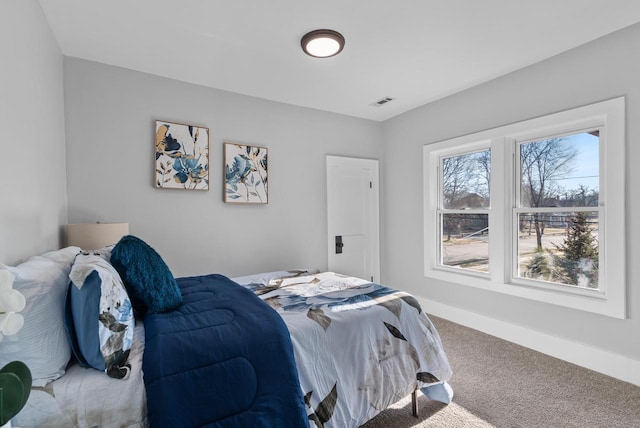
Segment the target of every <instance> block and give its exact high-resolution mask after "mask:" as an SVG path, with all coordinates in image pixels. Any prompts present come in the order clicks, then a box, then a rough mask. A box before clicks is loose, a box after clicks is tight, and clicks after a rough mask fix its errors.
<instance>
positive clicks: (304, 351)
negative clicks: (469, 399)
mask: <svg viewBox="0 0 640 428" xmlns="http://www.w3.org/2000/svg"><path fill="white" fill-rule="evenodd" d="M290 275H291V274H290ZM236 281H238V279H236ZM245 281H246V280H245ZM238 282H240V283H243V282H242V281H241V280H240V281H238ZM243 285H244V286H245V287H247V288H249V289H251V290H252V291H253V292H254V293H256V294H257V295H258V296H259V297H260V298H262V299H263V300H264V301H265V302H266V303H268V304H269V305H270V306H271V307H273V308H274V309H275V310H276V311H277V312H278V313H279V314H280V315H281V316H282V318H283V319H284V321H285V323H286V324H287V327H288V329H289V332H290V334H291V339H292V342H293V349H294V354H295V359H296V365H297V368H298V374H299V377H300V384H301V387H302V393H303V395H304V397H305V403H306V405H307V414H308V416H309V419H310V420H311V421H313V422H312V423H311V425H312V426H313V425H314V423H315V426H317V427H324V428H332V427H336V428H337V427H340V428H342V427H345V428H346V427H357V426H359V425H361V424H362V423H364V422H366V421H367V420H369V419H371V418H372V417H374V416H375V415H376V414H378V413H379V412H381V411H382V410H384V409H385V408H386V407H388V406H389V405H390V404H392V403H395V402H396V401H398V400H400V399H402V398H403V397H406V396H407V395H409V394H410V393H411V392H413V391H414V390H415V389H416V388H419V389H421V390H422V392H423V393H425V395H427V396H429V397H430V398H432V399H436V400H438V401H442V402H445V403H448V402H450V400H451V398H452V395H453V391H452V390H451V388H450V387H449V385H448V384H447V380H448V379H449V378H450V377H451V368H450V366H449V362H448V360H447V357H446V355H445V353H444V350H443V348H442V344H441V341H440V337H439V335H438V333H437V331H436V330H435V328H434V326H433V324H432V323H431V321H430V320H429V319H428V317H427V316H426V314H425V313H424V312H423V311H422V309H421V307H420V305H419V303H418V301H417V300H416V298H415V297H413V296H411V295H410V294H407V293H404V292H401V291H397V290H394V289H391V288H388V287H385V286H382V285H379V284H373V283H370V282H367V281H365V280H362V279H358V278H353V277H347V276H344V275H339V274H336V273H332V272H324V273H319V274H315V275H306V276H294V277H288V278H276V279H268V277H264V276H263V277H262V280H261V281H260V282H252V283H246V282H244V283H243Z"/></svg>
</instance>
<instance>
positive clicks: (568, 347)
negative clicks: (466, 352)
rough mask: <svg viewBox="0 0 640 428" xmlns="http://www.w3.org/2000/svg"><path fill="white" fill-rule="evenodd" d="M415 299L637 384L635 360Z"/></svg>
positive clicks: (431, 309) (432, 310)
mask: <svg viewBox="0 0 640 428" xmlns="http://www.w3.org/2000/svg"><path fill="white" fill-rule="evenodd" d="M418 300H419V301H420V304H421V305H422V309H423V310H424V311H425V312H426V313H428V314H433V315H435V316H437V317H440V318H444V319H447V320H449V321H452V322H455V323H457V324H461V325H463V326H465V327H469V328H473V329H475V330H479V331H481V332H483V333H487V334H490V335H492V336H496V337H499V338H500V339H504V340H508V341H509V342H513V343H517V344H518V345H522V346H525V347H527V348H530V349H533V350H535V351H538V352H542V353H543V354H547V355H551V356H552V357H555V358H559V359H561V360H564V361H568V362H570V363H573V364H576V365H578V366H582V367H586V368H588V369H591V370H594V371H597V372H599V373H603V374H605V375H607V376H611V377H614V378H616V379H620V380H623V381H625V382H629V383H632V384H634V385H637V386H640V361H638V360H634V359H632V358H629V357H625V356H622V355H619V354H615V353H612V352H609V351H606V350H603V349H600V348H594V347H593V346H589V345H585V344H582V343H578V342H574V341H571V340H568V339H563V338H560V337H556V336H553V335H550V334H547V333H542V332H539V331H536V330H532V329H529V328H526V327H522V326H519V325H515V324H511V323H508V322H505V321H500V320H497V319H494V318H491V317H487V316H485V315H480V314H476V313H474V312H469V311H466V310H464V309H460V308H456V307H453V306H449V305H445V304H443V303H438V302H434V301H428V300H426V299H423V298H418Z"/></svg>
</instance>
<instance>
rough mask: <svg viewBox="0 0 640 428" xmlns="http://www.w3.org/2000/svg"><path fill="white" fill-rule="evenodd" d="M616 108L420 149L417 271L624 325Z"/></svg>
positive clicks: (595, 108)
mask: <svg viewBox="0 0 640 428" xmlns="http://www.w3.org/2000/svg"><path fill="white" fill-rule="evenodd" d="M624 108H625V107H624V99H623V98H617V99H614V100H610V101H605V102H602V103H598V104H593V105H590V106H586V107H581V108H578V109H574V110H569V111H565V112H561V113H556V114H553V115H550V116H544V117H541V118H537V119H532V120H528V121H525V122H520V123H516V124H513V125H508V126H504V127H500V128H496V129H492V130H489V131H483V132H480V133H477V134H472V135H467V136H463V137H459V138H454V139H451V140H447V141H442V142H438V143H434V144H429V145H426V146H425V147H424V170H425V174H424V177H425V178H424V179H425V183H424V184H425V186H424V188H425V200H424V203H425V210H424V212H425V275H426V276H428V277H432V278H437V279H442V280H446V281H451V282H457V283H462V284H466V285H471V286H475V287H481V288H485V289H490V290H493V291H497V292H502V293H506V294H511V295H516V296H520V297H525V298H530V299H535V300H539V301H543V302H547V303H553V304H558V305H562V306H566V307H571V308H576V309H581V310H586V311H590V312H595V313H600V314H604V315H609V316H613V317H617V318H624V317H625V293H626V291H625V280H624V266H625V258H624V148H625V139H624Z"/></svg>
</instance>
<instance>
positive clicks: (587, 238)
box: [556, 212, 598, 288]
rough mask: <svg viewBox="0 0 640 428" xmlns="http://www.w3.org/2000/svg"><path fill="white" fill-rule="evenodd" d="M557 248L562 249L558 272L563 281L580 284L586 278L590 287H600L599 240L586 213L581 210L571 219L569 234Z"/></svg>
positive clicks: (568, 226) (557, 263)
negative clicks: (594, 234) (593, 232)
mask: <svg viewBox="0 0 640 428" xmlns="http://www.w3.org/2000/svg"><path fill="white" fill-rule="evenodd" d="M556 248H557V249H558V250H559V251H560V255H558V256H557V257H556V266H557V272H556V273H557V275H558V276H559V277H560V279H561V280H562V281H563V282H565V283H567V284H571V285H579V283H580V279H581V278H586V279H587V281H588V287H591V288H597V287H598V241H597V240H596V238H595V237H594V236H593V234H592V233H591V228H590V226H589V218H588V217H587V214H586V213H584V212H579V213H577V214H576V215H575V216H573V217H571V218H570V219H569V224H568V225H567V236H566V237H565V238H564V242H563V243H562V245H557V246H556Z"/></svg>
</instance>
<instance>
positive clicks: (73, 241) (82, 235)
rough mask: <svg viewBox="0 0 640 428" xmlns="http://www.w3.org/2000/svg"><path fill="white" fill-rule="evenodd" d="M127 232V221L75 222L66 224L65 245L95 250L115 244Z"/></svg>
mask: <svg viewBox="0 0 640 428" xmlns="http://www.w3.org/2000/svg"><path fill="white" fill-rule="evenodd" d="M128 234H129V223H76V224H68V225H67V245H72V246H76V247H80V248H82V249H83V250H97V249H99V248H102V247H105V246H107V245H113V244H116V243H117V242H118V241H119V240H120V238H122V237H123V236H124V235H128Z"/></svg>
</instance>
